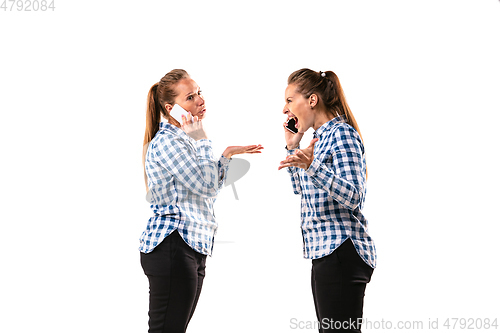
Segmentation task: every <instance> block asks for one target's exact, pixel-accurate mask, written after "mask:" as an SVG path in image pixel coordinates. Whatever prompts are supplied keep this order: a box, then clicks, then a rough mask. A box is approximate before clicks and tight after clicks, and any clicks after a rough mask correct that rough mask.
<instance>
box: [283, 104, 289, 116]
mask: <svg viewBox="0 0 500 333" xmlns="http://www.w3.org/2000/svg"><path fill="white" fill-rule="evenodd" d="M287 112H288V108H287V107H286V105H285V106H284V107H283V113H284V114H286V113H287Z"/></svg>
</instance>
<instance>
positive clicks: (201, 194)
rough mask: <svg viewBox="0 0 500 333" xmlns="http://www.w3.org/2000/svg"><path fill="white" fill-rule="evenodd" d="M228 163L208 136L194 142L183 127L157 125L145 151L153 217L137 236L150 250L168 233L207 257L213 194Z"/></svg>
mask: <svg viewBox="0 0 500 333" xmlns="http://www.w3.org/2000/svg"><path fill="white" fill-rule="evenodd" d="M229 161H230V160H228V159H227V158H225V157H224V156H221V157H220V159H219V160H218V161H216V160H215V159H214V157H213V153H212V144H211V141H210V140H207V139H203V140H198V141H195V140H193V139H192V138H190V137H189V136H187V135H186V134H185V133H184V132H183V131H182V130H180V129H178V128H177V127H175V126H172V125H171V124H168V123H161V126H160V131H159V132H158V133H157V134H156V135H155V137H154V138H153V140H152V141H151V143H150V145H149V147H148V150H147V154H146V163H145V166H146V174H147V178H148V187H149V193H148V201H149V202H150V203H151V209H152V210H153V213H154V216H153V217H151V218H150V219H149V221H148V225H147V227H146V230H145V231H144V232H143V234H142V235H141V238H140V242H141V246H140V248H139V250H140V251H142V252H144V253H149V252H151V251H153V249H154V248H155V247H156V246H157V245H158V244H159V243H160V242H161V241H162V240H163V239H164V238H165V237H167V236H168V235H169V234H170V233H171V232H172V231H174V230H176V229H177V230H178V231H179V233H180V235H181V236H182V237H183V239H184V240H185V241H186V243H187V244H188V245H189V246H191V247H192V248H193V249H194V250H195V251H197V252H200V253H203V254H208V255H211V253H212V248H213V240H214V236H215V234H216V231H217V222H216V220H215V215H214V212H213V204H214V202H215V198H216V196H217V194H218V192H219V190H220V188H222V186H223V184H224V181H225V178H226V175H227V170H228V167H229Z"/></svg>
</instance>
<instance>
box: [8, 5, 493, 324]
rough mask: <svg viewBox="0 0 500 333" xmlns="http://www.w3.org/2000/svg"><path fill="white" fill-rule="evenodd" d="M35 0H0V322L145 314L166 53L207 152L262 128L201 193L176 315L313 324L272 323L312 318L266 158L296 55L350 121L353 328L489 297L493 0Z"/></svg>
mask: <svg viewBox="0 0 500 333" xmlns="http://www.w3.org/2000/svg"><path fill="white" fill-rule="evenodd" d="M54 1H55V2H54V5H55V9H53V10H52V9H47V10H45V11H41V10H38V11H31V12H28V11H25V10H18V8H20V7H19V3H18V2H16V3H14V2H12V1H11V2H9V1H6V2H5V3H6V7H4V8H2V9H0V29H1V30H0V31H1V36H2V38H1V47H2V49H1V50H2V52H1V53H0V60H1V62H0V63H1V66H2V69H1V75H0V93H1V98H0V109H1V122H0V135H1V141H0V142H1V145H2V152H3V157H2V172H1V173H0V177H1V178H0V179H1V184H2V186H1V195H2V203H3V204H2V209H1V210H0V211H1V213H0V218H1V234H2V242H0V249H1V253H2V254H1V256H2V257H1V258H2V260H1V263H2V277H1V282H2V283H1V284H0V294H1V295H2V296H1V297H0V299H1V301H0V302H1V304H2V308H3V309H4V310H3V312H2V319H1V320H0V331H2V332H9V333H10V332H12V333H14V332H31V331H38V330H43V331H45V330H47V331H48V330H50V331H51V332H146V331H147V307H148V283H147V278H146V276H145V275H144V274H143V272H142V269H141V266H140V263H139V252H138V250H137V248H138V246H139V242H138V239H139V236H140V234H141V232H142V230H143V229H144V228H145V226H146V222H147V219H148V218H149V216H150V210H149V207H148V204H147V202H146V201H145V189H144V183H143V175H142V164H141V153H142V139H143V133H144V127H145V119H144V118H145V117H144V116H145V106H146V95H147V92H148V90H149V88H150V87H151V85H152V84H153V83H155V82H157V81H158V80H159V79H160V78H161V77H162V76H163V75H164V74H166V73H167V72H168V71H170V70H171V69H174V68H183V69H186V70H187V71H188V72H189V73H190V74H191V76H192V78H193V79H194V80H195V81H197V83H198V84H199V85H200V86H201V88H202V89H203V92H204V96H205V98H206V104H207V110H208V114H207V119H206V121H205V127H206V128H207V131H208V134H209V136H210V138H211V139H212V141H213V143H214V148H215V152H216V153H217V154H220V153H222V151H223V150H224V148H225V147H226V146H228V145H248V144H262V145H263V146H264V147H265V149H264V151H263V153H262V154H260V155H251V156H250V155H247V156H244V155H239V156H237V157H238V158H244V159H246V160H247V161H248V162H249V163H250V169H249V171H248V173H247V174H246V175H245V176H244V177H243V178H241V179H240V180H238V181H237V182H236V183H235V188H236V191H237V194H238V198H239V200H236V199H235V197H234V194H233V190H232V189H231V187H226V188H224V189H222V191H221V193H220V195H219V197H218V199H217V202H216V206H215V212H216V215H217V219H218V222H219V231H218V235H217V237H216V241H217V242H216V244H215V249H214V255H213V257H211V258H209V259H208V260H207V276H206V279H205V284H204V287H203V292H202V294H201V297H200V301H199V303H198V307H197V310H196V312H195V315H194V317H193V319H192V321H191V323H190V326H189V328H188V332H200V331H206V332H221V333H222V332H294V331H307V332H314V330H309V329H306V328H303V329H302V330H300V329H299V328H296V329H295V328H294V327H292V326H293V325H292V322H295V323H297V322H302V323H306V322H307V321H314V320H315V312H314V305H313V301H312V296H311V291H310V280H309V279H310V265H311V264H310V261H309V260H305V259H303V258H302V243H301V241H302V240H301V235H300V229H299V226H300V198H299V197H298V196H294V195H293V193H292V187H291V184H290V182H289V178H288V174H287V173H286V171H285V170H282V171H278V170H277V169H278V165H279V162H280V161H281V160H282V159H283V158H284V156H285V150H284V148H283V147H284V145H285V143H284V139H283V130H282V123H283V121H284V119H285V117H284V116H283V114H282V108H283V105H284V91H285V88H286V80H287V77H288V75H289V74H290V73H292V72H293V71H295V70H297V69H300V68H303V67H308V68H311V69H314V70H322V71H327V70H333V71H335V72H336V73H337V74H338V76H339V78H340V81H341V83H342V84H343V88H344V91H345V93H346V96H347V100H348V102H349V104H350V106H351V109H352V110H353V113H354V115H355V116H356V119H357V121H358V123H359V125H360V128H361V131H362V134H363V138H364V140H365V146H366V151H367V163H368V170H369V178H368V193H367V201H366V205H365V209H364V213H365V215H366V216H367V218H368V221H369V227H370V232H371V234H372V236H373V238H374V239H375V242H376V246H377V251H378V257H379V259H378V267H377V269H376V270H375V273H374V275H373V277H372V282H370V284H368V287H367V291H366V297H365V309H364V314H365V318H366V319H368V320H371V321H373V322H376V323H378V325H379V326H378V327H377V326H376V324H375V327H372V328H370V327H368V328H366V329H365V330H364V331H366V332H375V331H385V330H384V329H382V328H381V327H380V323H381V322H382V321H385V323H387V322H391V323H392V325H396V324H397V323H398V322H404V323H407V322H419V321H421V322H422V323H423V325H424V326H423V328H422V329H415V328H414V327H413V328H410V327H406V329H405V330H406V331H419V332H424V331H435V329H432V328H429V322H430V321H435V320H439V325H442V324H443V322H444V321H445V320H446V319H447V318H473V319H477V318H481V320H482V319H485V318H489V319H491V320H493V319H494V318H496V317H498V316H499V314H498V311H497V309H498V308H500V306H499V301H498V300H499V296H500V293H499V288H498V279H497V274H496V273H497V271H498V270H497V269H496V266H497V261H498V260H497V253H498V249H497V245H496V244H497V241H498V240H497V237H498V234H499V232H500V229H499V226H498V224H499V222H500V219H499V217H498V214H497V212H496V205H497V199H498V195H497V190H498V185H499V176H498V167H497V162H496V159H497V158H496V153H495V152H497V151H498V148H497V145H498V143H499V137H498V130H497V128H496V127H497V124H498V112H499V111H500V101H499V98H498V91H499V90H500V89H499V88H500V83H499V77H500V65H499V62H498V59H500V47H499V43H498V40H499V33H500V20H499V15H500V2H499V1H494V0H438V1H436V0H433V1H430V0H427V1H419V2H414V1H396V0H394V1H387V0H385V1H340V0H339V1H308V2H306V1H252V2H245V3H241V2H234V1H233V2H230V1H226V2H225V1H190V2H184V1H142V2H139V1H71V2H70V1H62V0H59V1H58V0H54ZM49 4H50V3H49ZM311 139H312V131H310V132H308V133H307V134H306V136H305V137H304V139H303V145H304V144H308V143H309V141H310V140H311ZM393 328H394V327H393ZM440 328H443V327H442V326H441V327H440ZM457 329H458V327H457ZM401 330H402V329H401ZM450 331H453V330H450ZM456 331H459V330H456ZM476 331H485V332H487V331H488V332H489V331H491V329H490V330H485V329H483V330H476Z"/></svg>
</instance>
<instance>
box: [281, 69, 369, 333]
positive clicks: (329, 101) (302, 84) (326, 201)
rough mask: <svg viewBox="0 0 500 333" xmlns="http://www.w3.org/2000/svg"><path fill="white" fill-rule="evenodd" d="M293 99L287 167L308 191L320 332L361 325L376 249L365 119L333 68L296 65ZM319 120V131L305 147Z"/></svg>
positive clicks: (305, 210) (305, 220)
mask: <svg viewBox="0 0 500 333" xmlns="http://www.w3.org/2000/svg"><path fill="white" fill-rule="evenodd" d="M285 100H286V104H285V107H284V109H283V113H285V114H286V115H287V116H288V119H289V120H290V119H293V120H291V121H290V122H294V123H295V126H290V125H289V124H287V123H285V124H284V127H285V140H286V149H287V158H286V159H285V160H284V161H282V162H281V164H280V166H279V169H282V168H287V170H288V172H289V173H290V176H291V180H292V186H293V191H294V193H295V194H300V195H301V226H302V236H303V242H304V244H303V246H304V247H303V250H304V258H306V259H312V270H311V287H312V293H313V298H314V305H315V308H316V315H317V318H318V321H319V326H320V332H326V331H333V330H336V331H343V332H361V320H362V316H363V299H364V293H365V288H366V284H367V283H368V282H369V281H370V279H371V275H372V273H373V270H374V268H375V265H376V253H375V245H374V243H373V240H372V238H371V237H370V236H369V234H368V225H367V220H366V219H365V217H364V216H363V214H362V213H361V210H362V208H363V204H364V201H365V193H366V186H365V185H366V162H365V149H364V145H363V140H362V138H361V134H360V131H359V127H358V125H357V123H356V120H355V119H354V116H353V114H352V112H351V110H350V108H349V106H348V105H347V102H346V99H345V96H344V92H343V90H342V87H341V85H340V81H339V79H338V77H337V75H336V74H335V73H333V72H331V71H328V72H315V71H312V70H310V69H301V70H298V71H295V72H294V73H292V74H291V75H290V76H289V78H288V86H287V88H286V91H285ZM287 127H288V128H287ZM294 127H295V128H294ZM311 127H312V128H313V129H314V131H315V132H314V138H313V140H312V141H311V142H310V144H309V146H308V147H307V148H304V149H300V146H299V143H300V140H301V139H302V136H303V135H304V132H306V131H307V130H308V129H309V128H311ZM293 132H296V133H293Z"/></svg>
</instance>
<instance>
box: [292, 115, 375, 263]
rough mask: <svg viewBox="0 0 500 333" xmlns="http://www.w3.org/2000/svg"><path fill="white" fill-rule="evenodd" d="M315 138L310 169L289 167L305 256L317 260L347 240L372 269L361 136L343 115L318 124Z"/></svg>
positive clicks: (373, 252)
mask: <svg viewBox="0 0 500 333" xmlns="http://www.w3.org/2000/svg"><path fill="white" fill-rule="evenodd" d="M315 136H317V137H318V138H319V141H318V142H316V144H315V146H314V159H313V162H312V163H311V165H310V166H309V168H308V169H307V170H303V169H299V168H295V167H290V168H287V169H288V172H289V174H290V177H291V181H292V187H293V192H294V193H295V194H300V195H301V226H302V234H303V240H304V257H305V258H308V259H318V258H321V257H324V256H326V255H329V254H331V253H332V252H333V251H334V250H335V249H336V248H337V247H338V246H340V245H341V244H342V243H343V242H344V241H345V240H346V239H348V238H350V239H351V240H352V242H353V243H354V246H355V247H356V250H357V252H358V254H359V255H360V257H361V258H362V259H363V260H364V261H365V262H366V263H367V264H368V265H369V266H371V267H373V268H374V267H375V266H376V250H375V244H374V242H373V240H372V238H371V237H370V236H369V234H368V221H367V220H366V218H365V217H364V216H363V214H362V213H361V210H362V208H363V205H364V200H365V194H366V163H365V153H364V146H363V142H362V140H361V137H360V136H359V134H358V133H357V132H356V130H355V129H354V128H353V127H351V126H350V125H349V124H347V123H346V122H345V118H343V117H338V118H335V119H333V120H331V121H330V122H328V123H326V124H324V125H323V126H321V127H320V128H319V129H318V130H317V131H316V133H315ZM294 152H295V150H288V152H287V153H288V154H289V155H290V154H293V153H294Z"/></svg>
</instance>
